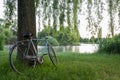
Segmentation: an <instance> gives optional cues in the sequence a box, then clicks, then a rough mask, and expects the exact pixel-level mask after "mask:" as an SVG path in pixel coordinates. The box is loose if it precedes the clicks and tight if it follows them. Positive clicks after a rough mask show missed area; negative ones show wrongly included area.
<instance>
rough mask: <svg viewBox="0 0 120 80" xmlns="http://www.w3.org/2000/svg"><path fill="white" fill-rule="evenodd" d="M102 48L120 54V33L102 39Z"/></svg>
mask: <svg viewBox="0 0 120 80" xmlns="http://www.w3.org/2000/svg"><path fill="white" fill-rule="evenodd" d="M100 50H103V51H106V52H109V53H119V54H120V34H119V35H116V36H114V37H113V38H107V39H106V40H104V41H102V42H101V44H100Z"/></svg>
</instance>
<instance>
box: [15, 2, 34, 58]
mask: <svg viewBox="0 0 120 80" xmlns="http://www.w3.org/2000/svg"><path fill="white" fill-rule="evenodd" d="M35 20H36V19H35V3H34V0H18V34H17V40H18V41H20V40H24V37H23V33H25V32H30V33H32V34H33V36H32V37H33V38H36V21H35ZM18 56H19V58H22V54H20V53H19V51H18Z"/></svg>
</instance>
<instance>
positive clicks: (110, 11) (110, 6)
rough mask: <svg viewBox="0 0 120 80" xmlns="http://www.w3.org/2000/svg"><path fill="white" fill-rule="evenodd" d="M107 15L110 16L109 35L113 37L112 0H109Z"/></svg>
mask: <svg viewBox="0 0 120 80" xmlns="http://www.w3.org/2000/svg"><path fill="white" fill-rule="evenodd" d="M109 14H110V24H109V26H110V31H111V35H112V36H114V24H113V0H109Z"/></svg>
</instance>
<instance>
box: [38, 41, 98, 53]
mask: <svg viewBox="0 0 120 80" xmlns="http://www.w3.org/2000/svg"><path fill="white" fill-rule="evenodd" d="M39 49H41V50H44V46H39ZM54 49H55V51H56V52H66V51H67V52H79V53H94V52H96V51H98V44H84V43H81V44H80V45H79V46H54Z"/></svg>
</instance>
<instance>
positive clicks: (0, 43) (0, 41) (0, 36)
mask: <svg viewBox="0 0 120 80" xmlns="http://www.w3.org/2000/svg"><path fill="white" fill-rule="evenodd" d="M4 45H5V36H4V35H3V34H0V50H3V49H4Z"/></svg>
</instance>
